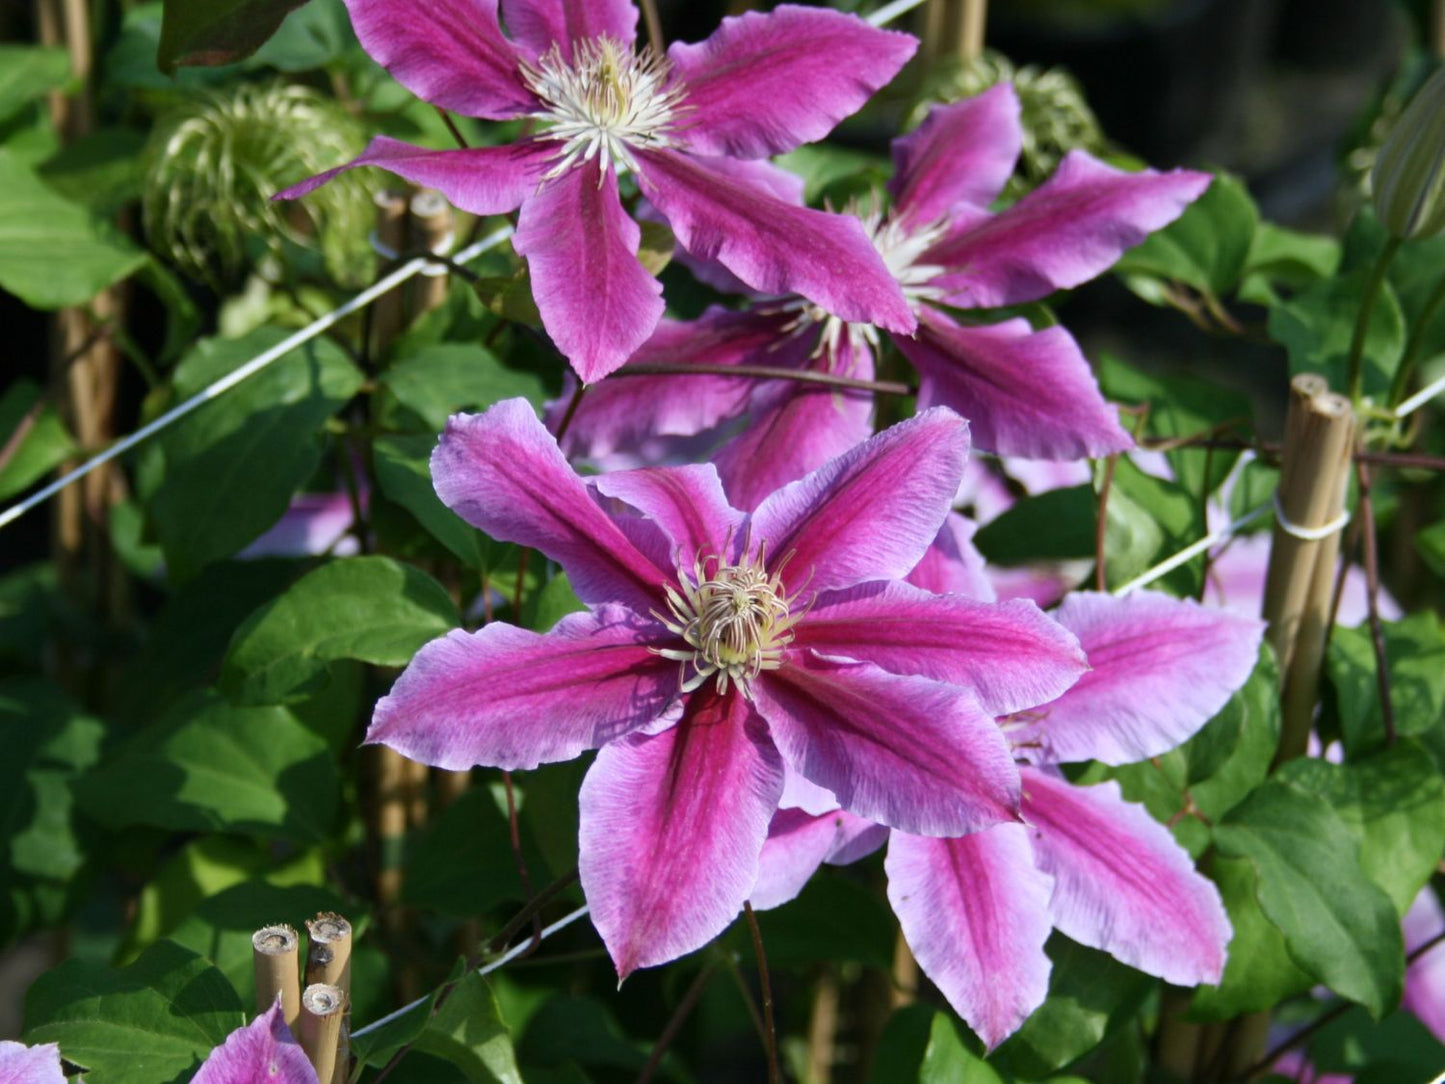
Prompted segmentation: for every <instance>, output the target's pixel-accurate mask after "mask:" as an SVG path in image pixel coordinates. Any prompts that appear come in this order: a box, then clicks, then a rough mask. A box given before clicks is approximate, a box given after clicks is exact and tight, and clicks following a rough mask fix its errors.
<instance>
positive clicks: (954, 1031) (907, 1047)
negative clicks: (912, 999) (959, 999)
mask: <svg viewBox="0 0 1445 1084" xmlns="http://www.w3.org/2000/svg"><path fill="white" fill-rule="evenodd" d="M869 1080H870V1081H871V1082H872V1084H893V1082H895V1081H897V1082H898V1084H905V1082H908V1084H912V1082H917V1084H1003V1078H1002V1077H1001V1076H999V1075H998V1073H997V1072H995V1071H994V1069H993V1068H992V1067H991V1066H990V1065H989V1064H988V1063H987V1062H986V1061H984V1060H983V1059H982V1058H980V1057H979V1056H978V1055H977V1054H975V1053H973V1052H972V1051H971V1050H969V1048H968V1047H967V1046H966V1045H964V1041H963V1038H962V1037H961V1036H960V1035H959V1033H958V1027H957V1026H956V1025H955V1024H954V1022H953V1020H952V1018H951V1017H950V1015H949V1014H948V1013H945V1012H940V1011H939V1010H937V1009H935V1008H932V1007H931V1006H928V1005H905V1006H904V1007H903V1008H901V1009H898V1010H896V1011H895V1012H894V1013H893V1015H892V1016H890V1017H889V1018H888V1023H887V1025H886V1026H885V1027H884V1029H883V1035H882V1036H881V1037H880V1038H879V1040H878V1049H877V1052H876V1053H875V1055H874V1060H873V1070H872V1073H871V1074H870V1075H869Z"/></svg>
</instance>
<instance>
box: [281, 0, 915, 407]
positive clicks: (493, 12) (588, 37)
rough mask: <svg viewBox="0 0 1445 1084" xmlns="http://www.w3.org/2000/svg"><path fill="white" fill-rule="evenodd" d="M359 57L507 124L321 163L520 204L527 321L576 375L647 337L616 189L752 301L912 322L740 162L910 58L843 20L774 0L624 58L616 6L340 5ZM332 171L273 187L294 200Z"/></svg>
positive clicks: (846, 230) (858, 95)
mask: <svg viewBox="0 0 1445 1084" xmlns="http://www.w3.org/2000/svg"><path fill="white" fill-rule="evenodd" d="M347 7H348V8H349V9H350V11H351V21H352V24H353V25H354V26H355V28H356V34H357V37H358V38H360V39H361V43H362V45H363V46H364V47H365V48H366V51H367V52H368V53H370V54H371V55H372V56H373V57H375V58H376V59H377V60H378V61H380V63H381V64H382V65H383V66H384V67H386V68H387V70H388V71H390V72H391V73H392V74H393V75H394V76H395V77H396V78H397V80H398V81H399V82H401V83H402V85H403V86H405V87H407V88H408V89H409V90H411V91H412V92H413V93H415V94H417V95H419V96H420V97H422V98H424V99H425V100H426V101H428V102H431V103H433V104H435V105H437V106H440V107H441V108H443V109H449V110H452V111H453V112H456V113H459V114H462V115H464V116H469V117H483V118H487V119H492V120H506V119H511V118H519V117H526V118H530V120H531V121H532V122H533V123H534V124H535V125H536V127H537V131H536V132H535V134H533V135H530V136H527V137H524V138H522V139H520V140H519V141H518V142H516V143H513V144H510V145H508V146H502V147H478V148H473V149H468V150H453V151H431V150H425V149H423V148H420V147H414V146H411V145H410V144H406V143H400V142H398V141H396V140H394V139H387V138H385V137H378V138H376V139H375V140H373V141H372V143H371V145H370V146H369V147H368V148H367V149H366V151H365V152H364V153H363V154H362V155H361V157H359V158H357V159H356V160H355V161H353V162H351V163H349V164H347V165H345V166H343V167H341V169H351V168H354V167H356V166H364V165H374V166H382V167H383V168H385V169H388V170H390V171H391V172H393V173H396V174H399V175H400V176H402V177H405V178H406V179H407V180H410V181H414V182H416V183H418V184H424V185H428V186H430V187H433V188H437V189H439V190H440V191H441V192H443V193H444V194H445V195H446V197H447V198H448V199H449V200H451V201H452V202H453V203H454V204H456V205H457V206H458V207H460V208H462V209H463V210H466V211H471V212H472V213H474V214H479V215H491V214H506V213H509V212H511V211H515V210H517V209H518V208H519V207H520V208H521V215H520V217H519V219H518V221H517V233H516V236H515V238H514V245H515V247H516V249H517V252H518V253H520V254H521V255H522V256H524V257H525V258H526V260H527V264H528V266H529V268H530V269H531V275H532V290H533V295H534V296H535V298H536V301H537V308H538V310H539V311H540V312H541V315H542V323H543V324H544V326H545V327H546V329H547V332H548V334H549V335H551V337H552V339H553V341H554V342H555V343H556V344H557V347H558V349H560V350H561V351H562V353H563V354H564V355H566V357H567V358H568V360H569V361H571V363H572V365H573V367H574V368H575V369H576V371H577V375H578V376H579V377H580V378H581V379H582V380H584V381H587V382H591V381H594V380H598V379H600V378H602V377H603V376H606V375H607V374H608V373H610V372H611V371H612V370H614V369H616V368H617V367H618V366H619V365H621V364H622V362H623V361H624V360H625V359H626V358H627V357H628V355H629V354H631V353H632V352H633V351H634V350H635V349H637V347H638V346H640V345H641V344H642V343H643V342H644V341H645V340H646V339H647V337H648V335H650V334H651V332H652V330H653V328H654V327H656V326H657V322H658V319H659V318H660V317H661V316H662V309H663V305H662V297H661V294H662V286H661V284H660V283H658V281H657V280H656V279H654V278H653V277H652V276H651V275H650V274H648V272H647V271H646V270H645V269H644V268H643V266H642V265H641V263H639V262H638V259H637V252H638V244H639V239H640V232H639V228H638V226H637V223H636V222H634V221H633V220H632V219H631V218H630V217H629V216H628V215H627V213H626V212H625V211H624V209H623V205H622V202H621V200H620V198H619V188H618V182H619V178H620V177H621V176H623V175H624V174H632V175H634V176H635V177H636V180H637V184H638V187H639V188H640V189H641V191H642V193H643V194H644V195H645V196H646V197H647V199H648V200H649V201H650V202H651V204H652V205H653V206H655V207H656V208H657V209H658V210H659V211H660V212H661V214H662V215H663V217H665V218H666V220H667V222H668V224H669V225H670V226H671V227H672V230H673V232H674V233H675V234H676V235H677V237H678V238H679V240H680V241H681V242H682V243H683V244H684V245H685V246H686V247H687V248H688V249H689V250H691V251H692V252H694V253H697V254H699V255H701V256H705V257H707V258H709V259H716V260H717V261H718V262H720V263H722V264H723V265H724V266H726V267H727V268H729V269H730V270H731V271H732V272H733V273H734V274H735V275H737V277H738V278H740V279H741V280H742V281H743V282H745V283H747V284H748V285H749V286H751V287H752V288H754V289H757V290H761V291H763V292H765V293H797V294H801V295H802V296H804V297H807V298H809V299H810V300H812V301H813V302H815V303H817V304H818V305H819V306H821V307H822V308H823V309H824V310H826V311H828V312H830V313H836V314H837V315H838V316H839V317H841V318H843V319H846V320H866V321H870V322H874V323H877V324H879V325H881V326H883V327H887V328H889V329H890V330H893V331H898V332H902V333H904V334H907V333H909V332H911V331H912V330H913V327H914V318H913V315H912V313H911V311H910V310H909V307H908V305H907V303H906V302H905V301H904V298H903V294H902V292H901V291H900V289H899V287H898V284H897V283H896V282H894V281H893V278H892V276H890V275H889V274H888V270H887V268H886V267H885V266H884V264H883V261H882V260H881V259H880V258H879V256H878V253H877V252H876V251H875V250H874V248H873V246H872V245H870V244H869V242H868V239H867V237H866V236H865V234H864V232H863V230H862V228H861V227H860V225H859V223H858V222H856V221H853V220H850V219H849V218H847V217H845V216H837V215H828V214H823V213H821V212H818V211H812V210H808V209H806V208H804V207H800V206H797V205H794V204H792V203H789V202H785V201H783V200H780V199H778V198H777V197H776V196H775V195H774V194H773V193H772V192H771V191H770V190H769V189H768V187H767V184H766V181H765V180H763V179H760V175H759V168H758V167H756V166H755V165H754V164H753V163H751V162H750V161H748V160H749V159H757V158H763V157H766V156H767V155H770V154H778V153H781V152H783V151H788V150H791V149H793V148H794V147H797V146H798V145H800V144H802V143H806V142H809V141H812V140H816V139H820V138H822V137H823V136H824V135H826V134H827V133H828V132H829V131H830V130H832V128H833V126H834V125H836V124H837V123H838V122H839V121H840V120H842V119H843V118H844V117H846V116H848V115H849V114H851V113H853V112H855V111H856V110H857V109H858V108H859V107H860V106H861V105H862V104H863V103H864V102H865V101H866V100H867V99H868V98H869V96H871V95H872V94H873V92H874V91H876V90H878V89H879V88H880V87H882V86H883V85H885V84H886V83H887V82H888V81H889V80H891V79H892V78H893V76H894V75H896V74H897V72H898V70H899V69H900V68H901V67H902V66H903V64H904V62H905V61H907V59H908V58H909V57H910V56H911V55H912V54H913V50H914V48H915V47H916V45H917V42H916V41H915V39H913V38H912V37H910V36H909V35H907V34H899V33H895V32H891V31H884V30H879V29H876V28H874V27H871V26H869V25H868V24H867V23H865V22H863V21H862V20H861V19H858V18H857V17H855V16H851V15H843V14H840V13H838V12H834V11H828V10H820V9H816V8H804V7H795V6H792V5H787V4H784V5H782V6H780V7H778V8H777V9H776V10H774V11H773V12H771V13H770V14H767V15H760V14H753V13H749V14H746V15H742V16H739V17H737V18H729V19H725V20H724V21H723V23H722V25H721V26H720V27H719V29H718V30H717V31H716V32H715V33H714V34H713V35H712V37H710V38H708V39H707V40H706V41H704V42H702V43H700V44H697V45H685V44H681V43H677V44H674V45H673V46H672V47H671V48H669V49H668V51H667V55H666V56H665V57H664V56H658V55H656V54H655V53H653V52H652V51H651V50H650V49H649V48H646V47H644V48H643V49H642V50H640V51H639V50H636V49H635V48H634V42H635V40H636V29H637V8H636V7H635V6H634V4H633V3H632V0H502V4H501V12H500V14H501V19H502V21H503V22H505V24H506V26H507V28H508V30H509V31H510V34H511V36H510V37H508V36H506V35H504V34H503V33H502V29H501V25H500V24H499V22H498V9H497V0H428V2H427V3H425V4H416V3H411V2H409V0H347ZM337 172H339V170H332V171H330V172H328V173H324V174H322V175H320V176H319V177H313V178H312V179H311V180H309V181H306V182H305V183H303V184H300V185H297V186H296V187H294V188H291V189H288V190H287V191H286V192H283V193H282V194H281V198H294V197H297V196H301V195H305V194H306V193H307V192H310V191H312V190H313V189H314V188H316V187H317V186H318V185H320V184H323V183H324V182H325V181H327V180H329V179H330V178H331V177H333V176H335V175H336V173H337Z"/></svg>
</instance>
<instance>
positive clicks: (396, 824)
mask: <svg viewBox="0 0 1445 1084" xmlns="http://www.w3.org/2000/svg"><path fill="white" fill-rule="evenodd" d="M374 764H375V767H376V777H375V778H376V792H375V793H376V805H375V818H376V824H375V833H376V899H377V902H378V903H380V904H381V905H382V906H383V907H388V906H390V905H391V904H394V903H396V901H397V898H398V897H399V896H400V895H401V870H402V859H403V853H402V851H403V848H404V846H405V840H406V816H407V801H406V772H407V768H406V758H405V757H404V756H402V755H401V754H400V753H398V752H397V751H396V750H395V749H392V748H389V747H388V746H385V745H381V746H378V747H377V750H376V759H375V761H374Z"/></svg>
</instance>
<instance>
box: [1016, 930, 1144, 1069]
mask: <svg viewBox="0 0 1445 1084" xmlns="http://www.w3.org/2000/svg"><path fill="white" fill-rule="evenodd" d="M1046 948H1047V951H1048V954H1049V959H1050V960H1052V961H1053V971H1052V972H1051V973H1050V975H1049V996H1048V998H1047V999H1045V1001H1044V1003H1043V1004H1042V1005H1040V1006H1039V1007H1038V1009H1036V1010H1035V1011H1034V1013H1033V1015H1032V1016H1030V1017H1029V1018H1028V1020H1026V1021H1025V1022H1024V1025H1023V1027H1021V1028H1020V1029H1019V1030H1018V1031H1017V1032H1016V1033H1015V1034H1014V1035H1013V1036H1011V1037H1010V1038H1009V1039H1008V1040H1007V1041H1006V1042H1005V1043H1004V1044H1003V1045H1002V1046H1001V1047H999V1048H998V1050H997V1051H995V1052H994V1054H993V1056H992V1057H991V1058H990V1060H991V1061H992V1062H994V1063H995V1064H997V1065H1000V1066H1002V1067H1004V1068H1006V1069H1008V1070H1009V1071H1010V1072H1011V1073H1015V1074H1017V1075H1019V1076H1023V1077H1042V1076H1045V1075H1047V1074H1048V1073H1051V1072H1054V1071H1055V1070H1057V1069H1061V1068H1063V1067H1064V1066H1065V1065H1068V1064H1070V1063H1071V1062H1073V1061H1076V1060H1077V1059H1079V1058H1081V1057H1083V1056H1084V1055H1085V1054H1087V1053H1088V1052H1089V1051H1091V1050H1093V1049H1094V1048H1095V1047H1096V1046H1098V1045H1099V1044H1100V1043H1102V1042H1103V1041H1104V1040H1105V1039H1106V1038H1108V1036H1110V1035H1111V1034H1113V1033H1114V1032H1115V1031H1117V1030H1118V1029H1119V1028H1120V1027H1122V1026H1123V1025H1124V1024H1125V1023H1127V1022H1128V1021H1129V1020H1130V1019H1132V1017H1133V1014H1134V1013H1135V1011H1136V1010H1137V1009H1138V1008H1139V1006H1140V1004H1141V1003H1142V1002H1143V1000H1144V998H1145V997H1146V996H1147V995H1148V993H1149V991H1150V990H1151V989H1152V988H1153V986H1154V980H1153V979H1151V978H1149V977H1148V976H1147V975H1144V974H1141V973H1140V972H1138V971H1135V970H1134V969H1133V968H1132V967H1126V966H1124V965H1123V964H1121V963H1119V962H1118V961H1117V960H1115V959H1114V958H1113V957H1112V956H1110V955H1108V954H1107V953H1104V952H1099V951H1098V950H1096V949H1091V948H1085V947H1084V946H1083V945H1080V944H1076V943H1075V942H1073V941H1070V940H1069V939H1068V938H1067V937H1064V936H1063V935H1062V934H1057V933H1056V934H1054V935H1053V936H1052V937H1050V938H1049V942H1048V945H1047V946H1046Z"/></svg>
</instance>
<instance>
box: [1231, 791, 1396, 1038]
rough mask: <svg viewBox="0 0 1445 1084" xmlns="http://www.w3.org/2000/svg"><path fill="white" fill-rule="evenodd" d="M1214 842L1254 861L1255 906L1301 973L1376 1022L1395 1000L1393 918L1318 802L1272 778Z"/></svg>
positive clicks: (1344, 831)
mask: <svg viewBox="0 0 1445 1084" xmlns="http://www.w3.org/2000/svg"><path fill="white" fill-rule="evenodd" d="M1214 839H1215V844H1216V846H1217V847H1218V848H1219V852H1220V853H1221V854H1222V855H1224V856H1226V857H1233V858H1246V859H1248V860H1249V861H1250V862H1251V863H1252V864H1253V866H1254V869H1255V872H1256V873H1257V874H1258V875H1259V903H1260V907H1261V908H1262V909H1263V911H1264V913H1265V915H1266V916H1267V917H1268V918H1269V920H1270V921H1271V922H1273V923H1274V924H1275V925H1276V926H1278V927H1279V929H1280V931H1281V932H1282V933H1283V934H1284V938H1285V944H1286V946H1287V947H1288V949H1289V954H1290V957H1291V958H1292V959H1293V960H1294V961H1295V963H1296V964H1297V965H1299V966H1300V968H1301V969H1303V970H1305V971H1308V972H1309V973H1310V974H1311V975H1313V976H1314V977H1315V978H1317V979H1318V980H1319V981H1321V982H1323V983H1325V984H1326V985H1327V986H1329V987H1330V988H1331V989H1332V990H1334V991H1335V992H1336V993H1338V994H1340V995H1341V996H1343V997H1346V998H1349V999H1350V1000H1352V1001H1357V1002H1359V1003H1360V1004H1361V1005H1364V1006H1365V1007H1366V1008H1367V1009H1369V1010H1370V1012H1371V1014H1372V1015H1374V1016H1380V1015H1381V1014H1383V1013H1384V1012H1385V1011H1386V1010H1388V1009H1389V1008H1391V1007H1393V1006H1394V1005H1395V1004H1396V1003H1397V1002H1398V1001H1399V999H1400V988H1401V983H1402V981H1403V977H1404V970H1405V950H1404V944H1403V942H1402V940H1401V935H1400V920H1399V916H1398V915H1397V914H1396V913H1395V908H1394V906H1393V905H1392V904H1391V902H1390V898H1389V897H1388V896H1387V895H1385V893H1384V892H1383V891H1382V890H1381V889H1380V888H1378V887H1376V885H1375V884H1374V883H1373V882H1372V881H1370V879H1369V878H1368V877H1367V876H1366V874H1365V871H1364V870H1363V869H1362V868H1361V865H1360V854H1359V847H1358V845H1357V844H1356V843H1355V840H1354V838H1353V836H1351V834H1350V831H1349V829H1348V828H1347V827H1346V826H1345V825H1344V823H1343V822H1342V821H1341V820H1340V818H1339V817H1338V816H1337V815H1336V814H1335V812H1334V810H1332V809H1331V808H1330V806H1329V805H1328V804H1327V803H1326V802H1325V801H1324V800H1323V799H1321V798H1319V797H1317V796H1316V795H1313V794H1310V793H1309V792H1307V791H1305V790H1302V789H1300V788H1299V787H1296V786H1292V785H1290V784H1288V783H1283V782H1278V781H1271V782H1269V783H1266V784H1264V786H1262V787H1260V788H1258V789H1257V790H1255V792H1254V793H1253V794H1251V795H1250V796H1249V797H1248V798H1247V799H1246V800H1245V801H1243V802H1242V803H1240V804H1239V805H1238V806H1236V807H1235V808H1234V809H1233V810H1231V811H1230V813H1229V815H1228V816H1227V817H1226V818H1225V819H1224V821H1223V822H1221V823H1220V824H1219V825H1217V826H1216V828H1215V830H1214Z"/></svg>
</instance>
